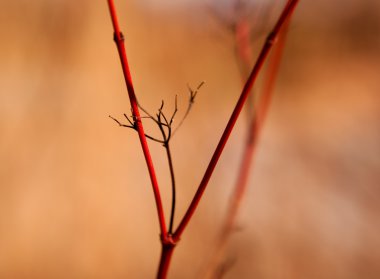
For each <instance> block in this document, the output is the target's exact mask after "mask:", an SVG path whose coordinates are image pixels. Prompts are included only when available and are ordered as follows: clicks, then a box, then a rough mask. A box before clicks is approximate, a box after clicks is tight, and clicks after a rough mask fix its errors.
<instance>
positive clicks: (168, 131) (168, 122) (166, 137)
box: [109, 81, 205, 234]
mask: <svg viewBox="0 0 380 279" xmlns="http://www.w3.org/2000/svg"><path fill="white" fill-rule="evenodd" d="M204 83H205V82H204V81H202V82H201V83H200V84H199V85H198V86H197V87H196V89H192V88H191V87H190V85H187V88H188V91H189V101H188V105H187V108H186V111H185V113H184V115H183V117H182V119H181V120H180V122H179V124H178V125H177V126H176V127H175V128H173V123H174V118H175V116H176V115H177V112H178V101H177V99H178V98H177V95H176V96H175V101H174V110H173V112H172V114H171V116H170V117H168V116H166V115H165V112H164V106H165V102H164V100H162V101H161V105H160V107H159V108H158V110H157V112H156V113H155V114H154V115H153V114H151V113H149V112H148V110H146V109H145V108H143V107H142V106H141V104H140V103H138V107H139V108H140V109H141V111H143V112H144V113H145V115H144V116H140V118H147V119H149V120H152V121H153V122H154V123H155V124H156V125H157V127H158V129H159V130H160V133H161V138H157V137H154V136H152V135H149V134H147V133H144V135H145V137H146V138H148V139H150V140H152V141H154V142H157V143H160V144H162V146H163V147H164V148H165V150H166V156H167V160H168V164H169V171H170V178H171V186H172V202H171V211H170V221H169V229H168V233H169V234H173V224H174V215H175V207H176V182H175V174H174V165H173V158H172V153H171V151H170V144H169V143H170V140H171V139H172V137H173V136H174V134H175V132H176V131H178V129H179V128H180V127H181V126H182V124H183V122H184V121H185V119H186V118H187V116H188V115H189V113H190V111H191V108H192V106H193V104H194V102H195V97H196V96H197V94H198V92H199V89H200V88H201V87H202V86H203V85H204ZM123 115H124V117H125V119H126V120H127V122H128V124H125V123H122V122H120V121H119V120H118V119H116V118H114V117H112V116H109V117H110V118H111V119H112V120H114V121H115V122H116V123H117V124H118V125H119V126H121V127H125V128H130V129H133V130H135V131H137V129H138V127H137V121H136V120H137V119H136V117H135V116H133V113H132V116H128V115H127V114H125V113H124V114H123Z"/></svg>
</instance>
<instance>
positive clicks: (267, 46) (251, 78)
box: [173, 0, 299, 241]
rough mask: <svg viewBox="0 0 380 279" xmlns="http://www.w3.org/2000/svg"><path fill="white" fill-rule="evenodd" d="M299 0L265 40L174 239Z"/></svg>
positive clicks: (288, 7) (176, 236)
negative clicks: (282, 28)
mask: <svg viewBox="0 0 380 279" xmlns="http://www.w3.org/2000/svg"><path fill="white" fill-rule="evenodd" d="M298 2H299V0H293V1H289V2H288V3H287V4H286V6H285V8H284V10H283V11H282V13H281V15H280V18H279V19H278V21H277V23H276V25H275V26H274V28H273V30H272V32H271V33H270V34H269V36H268V37H267V40H266V41H265V44H264V46H263V48H262V50H261V52H260V54H259V57H258V58H257V61H256V64H255V66H254V67H253V69H252V72H251V74H250V76H249V78H248V80H247V82H246V83H245V86H244V88H243V91H242V93H241V95H240V98H239V100H238V102H237V104H236V106H235V109H234V110H233V112H232V115H231V117H230V120H229V121H228V123H227V126H226V128H225V130H224V132H223V135H222V137H221V139H220V141H219V143H218V145H217V147H216V150H215V152H214V154H213V156H212V158H211V161H210V163H209V165H208V167H207V169H206V172H205V174H204V176H203V179H202V181H201V183H200V185H199V187H198V190H197V192H196V193H195V196H194V198H193V200H192V202H191V204H190V206H189V208H188V210H187V211H186V213H185V216H184V217H183V219H182V221H181V222H180V224H179V226H178V228H177V230H176V231H175V233H174V235H173V239H174V241H178V240H179V239H180V237H181V235H182V233H183V231H184V229H185V228H186V226H187V225H188V223H189V221H190V219H191V217H192V216H193V214H194V212H195V210H196V208H197V206H198V204H199V202H200V199H201V198H202V195H203V193H204V191H205V189H206V187H207V185H208V182H209V180H210V178H211V175H212V173H213V171H214V169H215V166H216V164H217V163H218V160H219V158H220V155H221V154H222V152H223V149H224V146H225V145H226V143H227V140H228V138H229V136H230V134H231V132H232V129H233V127H234V126H235V123H236V120H237V118H238V116H239V114H240V112H241V110H242V108H243V105H244V103H245V101H246V99H247V97H248V95H249V93H250V92H251V89H252V87H253V84H254V82H255V80H256V78H257V76H258V74H259V72H260V70H261V68H262V66H263V64H264V62H265V59H266V58H267V56H268V54H269V51H270V50H271V48H272V46H273V45H274V43H275V41H276V40H277V36H278V33H279V31H280V29H281V27H282V26H283V24H284V23H285V21H286V19H287V18H288V17H289V16H290V15H291V13H292V12H293V11H294V9H295V7H296V5H297V4H298Z"/></svg>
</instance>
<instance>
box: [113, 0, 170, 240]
mask: <svg viewBox="0 0 380 279" xmlns="http://www.w3.org/2000/svg"><path fill="white" fill-rule="evenodd" d="M108 7H109V10H110V14H111V19H112V25H113V29H114V40H115V43H116V46H117V50H118V53H119V57H120V62H121V66H122V68H123V74H124V78H125V82H126V85H127V89H128V95H129V100H130V102H131V107H132V115H133V120H134V122H135V124H136V130H137V133H138V135H139V139H140V143H141V147H142V150H143V153H144V157H145V161H146V164H147V167H148V171H149V176H150V180H151V183H152V187H153V192H154V197H155V201H156V207H157V214H158V220H159V224H160V230H161V235H166V234H167V229H166V224H165V215H164V210H163V207H162V201H161V195H160V190H159V186H158V182H157V177H156V173H155V170H154V166H153V161H152V157H151V155H150V151H149V147H148V143H147V141H146V137H145V133H144V128H143V125H142V122H141V117H140V112H139V108H138V104H137V99H136V95H135V90H134V87H133V83H132V77H131V73H130V70H129V65H128V60H127V54H126V51H125V46H124V37H123V35H122V33H121V32H120V27H119V23H118V19H117V15H116V9H115V5H114V1H113V0H108Z"/></svg>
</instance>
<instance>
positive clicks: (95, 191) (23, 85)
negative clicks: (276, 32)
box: [0, 0, 380, 279]
mask: <svg viewBox="0 0 380 279" xmlns="http://www.w3.org/2000/svg"><path fill="white" fill-rule="evenodd" d="M219 2H220V4H219V5H218V6H217V9H218V11H219V12H221V13H227V11H228V7H225V6H224V3H225V2H224V1H222V0H221V1H219ZM261 2H262V1H261ZM157 3H159V5H157ZM173 3H174V4H173ZM266 3H268V5H272V6H268V9H270V10H271V13H268V14H267V15H265V17H264V16H263V21H262V22H264V23H265V24H264V27H263V28H264V29H265V28H266V29H265V30H266V31H268V30H269V28H270V26H271V23H273V21H274V20H275V15H276V11H278V10H279V9H280V8H281V6H282V4H283V2H281V3H280V2H279V1H274V2H269V1H266ZM379 5H380V4H379V3H378V1H369V0H366V1H359V0H352V1H327V0H326V1H325V0H323V1H322V0H321V1H302V2H301V4H300V6H299V9H298V10H297V13H296V14H295V17H294V21H293V23H294V24H293V25H292V26H291V28H290V29H289V36H288V39H287V45H286V48H285V55H284V60H283V63H282V65H281V68H280V72H279V79H278V83H277V85H276V88H275V95H274V98H273V106H272V107H271V110H270V114H269V115H268V119H267V121H266V125H265V126H264V129H263V133H262V137H261V139H260V148H259V149H258V153H257V157H256V162H255V172H254V173H253V175H252V177H251V180H250V183H252V185H253V184H254V185H255V187H251V188H249V190H248V192H247V196H246V203H245V205H244V206H243V208H242V214H241V216H240V218H239V221H238V224H239V231H238V232H237V233H236V234H234V236H233V237H232V239H231V242H230V243H229V245H228V247H227V251H228V255H229V259H230V260H231V262H233V263H234V264H233V266H232V267H231V269H230V270H229V271H228V273H227V274H226V278H252V277H253V278H334V279H335V278H344V279H346V278H378V277H379V274H380V267H379V265H378V262H379V260H380V252H379V251H380V240H379V237H378V235H379V230H380V221H379V218H378V212H379V209H380V207H379V204H380V203H379V198H378V197H379V196H380V189H379V186H378V185H379V181H380V175H379V171H378V170H379V167H380V156H379V154H380V146H379V144H378V143H379V142H380V132H379V131H380V130H379V128H378V127H379V119H380V113H379V112H380V97H379V96H380V95H379V91H380V82H379V79H378V73H379V70H380V54H379V51H378V50H379V47H380V35H379V34H380V23H379V18H380V16H379V11H380V7H379ZM1 6H2V8H1V9H0V18H1V21H0V22H1V24H0V36H1V44H0V61H1V63H0V73H1V74H0V114H1V115H0V116H1V117H0V134H1V137H0V154H1V155H0V156H1V168H0V246H1V247H2V249H1V251H0V277H1V278H28V279H29V278H127V277H128V278H131V277H136V278H152V277H154V274H155V272H156V267H157V259H158V258H159V254H160V243H159V230H158V227H157V222H156V212H155V205H154V198H153V195H152V192H151V188H150V186H149V185H150V184H149V177H148V175H147V173H146V168H145V165H144V159H143V156H142V154H141V152H140V146H139V142H138V139H137V136H136V135H135V134H134V133H131V131H129V130H127V129H121V128H119V127H118V126H117V125H115V123H114V122H113V121H112V120H110V119H109V118H108V115H109V114H111V115H114V116H117V115H122V113H124V112H125V113H127V114H129V112H130V108H129V103H128V99H127V95H126V91H125V87H124V83H123V77H122V74H121V71H120V67H119V62H118V57H117V54H116V52H115V48H114V43H113V41H112V28H111V26H110V22H109V15H108V10H107V6H106V3H105V2H102V1H99V2H96V3H95V2H90V1H81V2H80V3H79V4H78V3H77V2H75V3H74V2H72V3H71V2H70V1H58V0H54V1H46V0H36V1H22V0H19V1H8V2H4V3H2V4H1ZM118 6H120V18H121V19H122V20H121V22H120V24H121V25H122V29H123V31H124V35H125V37H126V46H127V52H128V56H129V57H130V61H129V62H130V66H131V71H132V72H133V76H134V83H135V89H136V94H137V95H138V98H139V101H140V102H141V103H143V104H144V107H146V109H148V110H149V111H153V110H155V109H156V108H157V106H159V104H160V103H161V99H165V100H166V103H167V104H168V106H170V102H171V100H174V96H175V94H178V98H179V99H178V100H179V109H180V110H179V115H178V117H179V118H178V119H180V113H181V112H182V113H184V112H185V110H186V106H187V101H188V99H187V98H188V95H187V94H188V91H187V86H186V84H187V83H189V84H190V85H191V86H192V87H193V88H195V87H196V86H197V85H198V84H199V82H200V81H202V80H205V81H206V85H205V86H203V87H202V89H201V91H200V93H199V95H198V96H197V100H196V106H194V107H193V109H192V113H191V114H190V115H189V117H188V119H187V120H186V122H185V123H184V125H183V127H182V128H181V130H179V131H178V133H177V134H176V136H175V137H174V138H173V142H172V143H171V149H172V153H173V157H174V158H175V162H176V166H175V167H176V171H177V174H176V182H177V192H178V198H177V206H178V207H177V208H178V213H176V214H178V216H181V215H182V214H183V212H184V210H185V209H186V207H187V205H188V203H189V202H190V199H191V198H192V195H193V193H194V191H195V189H196V187H197V186H198V183H199V180H200V179H201V176H202V175H203V172H204V169H205V167H206V165H207V163H208V160H209V158H210V156H211V154H212V152H213V150H214V147H215V145H216V143H217V141H218V139H219V137H220V135H221V133H222V130H223V128H224V125H225V123H226V120H227V119H228V117H229V115H230V112H231V110H232V108H233V106H234V104H235V101H236V98H237V96H238V94H239V92H240V90H241V80H240V75H239V72H238V69H237V67H236V63H235V56H234V43H233V39H232V38H231V36H230V35H229V34H226V33H225V29H224V28H223V27H222V26H220V25H219V24H218V23H216V22H215V20H214V19H212V18H211V16H210V15H209V12H208V7H207V6H206V5H205V4H204V2H203V1H168V0H163V1H151V0H141V1H118ZM253 6H254V5H253ZM263 40H265V32H263V33H262V34H261V33H258V34H257V41H255V42H256V43H255V44H254V45H253V53H254V54H255V53H257V52H256V51H257V49H258V48H259V47H260V46H261V44H262V42H263ZM261 84H262V83H261ZM259 86H260V85H259ZM245 124H246V123H244V119H243V118H242V119H241V121H240V124H239V126H238V127H237V130H236V131H235V132H236V133H235V134H234V136H233V138H232V139H231V142H230V143H229V144H228V145H227V146H226V150H225V153H224V154H223V156H222V158H221V162H220V165H219V166H218V167H217V169H216V173H215V175H214V177H213V179H212V180H211V181H210V183H211V184H210V187H209V188H208V189H207V191H206V193H205V195H204V200H202V203H201V205H200V207H199V211H197V213H196V215H195V216H194V219H193V220H192V222H191V224H190V225H189V227H188V230H189V231H186V233H185V234H184V235H183V236H182V240H181V243H180V244H179V246H178V247H177V248H176V249H177V250H176V254H175V255H174V257H173V260H172V267H171V270H170V274H169V277H173V278H177V277H180V278H195V276H196V275H197V274H198V272H199V269H200V268H201V266H202V263H203V262H204V261H205V260H206V259H207V258H208V257H209V256H210V255H209V253H211V251H210V249H209V247H208V244H209V243H212V241H214V240H215V239H216V237H217V235H218V233H219V231H218V228H220V224H221V223H222V220H223V216H224V215H223V214H224V212H225V208H226V205H227V202H228V199H229V195H230V193H231V191H232V187H233V182H234V181H235V179H236V173H237V169H238V162H239V158H240V154H241V152H242V148H243V146H242V145H241V138H242V137H244V127H245ZM149 129H150V130H149ZM146 130H148V131H152V133H153V134H154V133H159V131H157V130H155V127H154V125H151V126H150V125H149V123H146ZM148 131H147V132H148ZM150 147H151V148H152V153H153V157H154V160H155V162H156V164H157V172H158V176H159V180H160V185H163V189H162V191H163V192H162V195H163V199H164V200H165V204H167V205H170V198H171V190H170V177H169V174H168V172H167V162H166V159H165V154H164V150H163V149H162V148H161V147H160V146H157V145H154V144H150ZM165 210H166V215H168V213H169V211H170V206H166V207H165ZM142 245H143V246H144V247H145V248H144V249H141V246H142Z"/></svg>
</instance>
